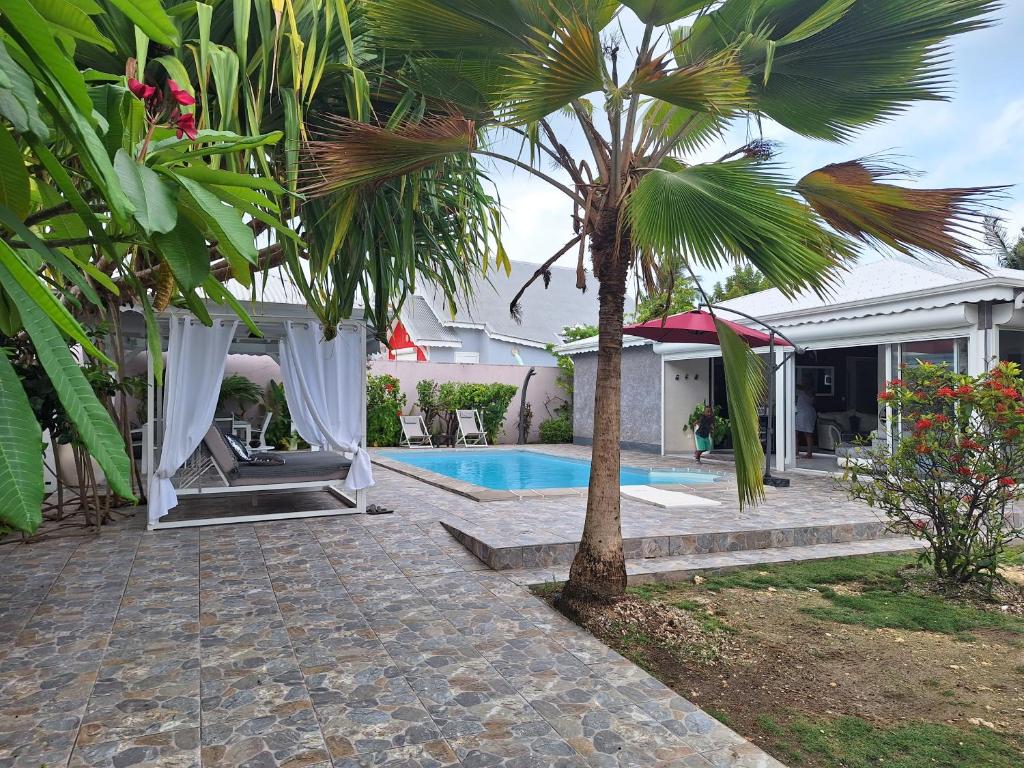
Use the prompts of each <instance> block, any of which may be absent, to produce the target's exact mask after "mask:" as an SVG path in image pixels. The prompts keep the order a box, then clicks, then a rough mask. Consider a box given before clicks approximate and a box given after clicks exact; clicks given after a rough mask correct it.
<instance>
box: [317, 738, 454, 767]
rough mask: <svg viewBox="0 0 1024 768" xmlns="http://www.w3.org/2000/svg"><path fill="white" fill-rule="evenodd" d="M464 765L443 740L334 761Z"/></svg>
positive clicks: (354, 764)
mask: <svg viewBox="0 0 1024 768" xmlns="http://www.w3.org/2000/svg"><path fill="white" fill-rule="evenodd" d="M457 765H462V763H460V762H459V758H458V757H456V756H455V752H453V751H452V748H451V747H450V746H448V743H447V742H445V741H443V740H440V739H439V740H437V741H428V742H424V743H423V744H414V745H412V746H408V747H399V748H397V749H387V750H383V751H381V752H368V753H366V754H362V755H354V756H352V757H343V758H340V759H336V760H335V761H334V768H451V767H452V766H457Z"/></svg>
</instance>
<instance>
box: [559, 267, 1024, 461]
mask: <svg viewBox="0 0 1024 768" xmlns="http://www.w3.org/2000/svg"><path fill="white" fill-rule="evenodd" d="M722 307H723V310H722V315H723V316H724V317H727V318H729V319H732V320H735V321H737V322H739V323H743V324H747V325H752V326H754V327H757V325H756V324H755V323H752V322H750V321H749V320H746V319H744V318H742V317H739V316H734V315H731V314H730V313H728V312H727V311H725V310H726V309H728V308H732V309H736V310H739V311H741V312H744V313H745V314H748V315H752V316H754V317H757V318H759V319H761V320H764V321H766V322H767V323H770V324H771V325H773V326H774V327H776V328H777V329H779V330H780V331H781V332H782V333H784V334H785V335H786V336H787V337H788V338H789V339H791V340H792V341H793V342H794V343H795V344H797V345H798V346H799V347H800V349H801V351H800V353H798V354H793V352H792V350H787V349H786V348H782V347H780V348H778V349H777V350H776V362H777V364H778V368H777V371H776V387H775V392H776V402H775V414H776V416H775V426H774V432H775V435H774V439H773V443H774V445H773V450H774V454H775V460H774V464H775V466H776V467H777V468H778V469H786V468H792V467H794V466H798V464H799V462H798V461H797V459H796V445H795V433H794V428H793V423H794V422H793V419H794V411H795V399H796V386H797V384H798V383H807V384H810V385H811V386H813V388H814V392H815V398H816V407H817V410H818V424H817V447H816V451H821V452H824V453H825V454H826V455H827V454H828V453H829V452H831V451H833V450H834V449H835V447H836V445H837V444H838V443H839V442H840V441H845V440H849V439H850V438H851V437H852V436H853V435H858V434H859V435H866V434H868V433H870V432H871V431H873V430H874V429H875V428H876V427H877V426H878V423H879V415H880V414H879V412H878V403H877V394H878V392H879V391H880V390H881V389H882V388H883V387H884V384H885V381H887V380H888V379H891V378H893V377H894V376H895V375H896V371H898V370H899V366H900V364H901V363H903V362H906V363H907V364H913V363H914V361H918V360H928V361H932V362H943V363H947V364H948V365H950V366H951V367H953V368H954V369H956V370H960V371H964V372H967V373H980V372H982V371H984V370H986V369H987V368H988V367H989V366H991V364H992V362H993V361H994V360H999V359H1003V360H1015V361H1017V362H1021V361H1024V271H1019V270H1011V269H999V268H993V269H991V270H990V271H989V273H988V274H979V273H977V272H974V271H972V270H969V269H965V268H961V267H955V266H949V265H945V264H936V263H934V262H928V263H923V262H918V261H913V260H910V259H904V258H887V259H883V260H880V261H874V262H871V263H867V264H863V265H860V266H857V267H855V268H853V269H851V270H850V271H848V272H847V273H845V274H844V275H843V277H842V279H841V280H840V281H839V282H838V283H837V284H836V285H835V286H833V288H832V291H831V293H830V294H829V295H827V296H825V297H821V296H818V295H816V294H815V293H813V292H806V293H802V294H800V295H798V296H796V297H795V298H793V299H787V298H786V297H785V296H783V295H782V294H781V293H780V292H779V291H778V290H776V289H770V290H767V291H761V292H759V293H755V294H751V295H749V296H743V297H741V298H738V299H734V300H732V301H728V302H725V303H724V304H723V305H722ZM624 346H625V348H624V350H623V366H622V367H623V387H622V390H623V422H622V423H623V428H622V442H623V445H624V446H626V447H631V448H639V449H645V450H650V451H657V452H660V453H676V452H682V451H685V450H688V449H689V447H690V445H691V444H690V442H689V441H690V436H689V433H688V432H686V431H685V430H684V429H683V426H684V424H685V423H686V420H687V417H688V416H689V414H690V413H691V411H692V410H693V408H694V407H695V406H697V405H699V404H701V403H705V402H709V401H710V402H712V403H715V404H718V405H721V406H722V410H723V413H724V414H725V415H727V414H728V402H727V398H726V396H725V384H724V380H723V377H722V368H721V365H722V361H721V352H720V350H719V349H718V347H717V346H708V345H697V344H685V345H684V344H659V343H654V342H650V341H646V340H644V339H638V338H634V339H631V338H630V337H628V336H627V337H626V343H625V345H624ZM596 350H597V344H596V339H584V340H582V341H579V342H575V343H573V344H569V345H566V346H563V347H561V348H559V350H558V351H560V352H564V353H566V354H570V355H572V356H573V359H574V362H575V363H576V385H575V412H574V433H575V439H576V440H577V441H578V442H582V443H586V442H588V441H589V440H590V439H591V437H592V435H593V413H592V410H591V409H592V407H593V405H592V401H593V386H594V372H595V370H596V358H597V355H596ZM759 351H760V352H762V354H767V350H766V349H765V350H759ZM881 415H882V416H883V417H884V415H885V414H881ZM801 461H802V460H801Z"/></svg>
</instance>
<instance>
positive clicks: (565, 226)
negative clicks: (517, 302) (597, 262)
mask: <svg viewBox="0 0 1024 768" xmlns="http://www.w3.org/2000/svg"><path fill="white" fill-rule="evenodd" d="M545 172H546V171H545ZM495 182H496V183H497V186H498V192H499V194H500V195H501V205H502V209H503V211H504V214H505V222H504V225H503V227H502V242H503V243H504V245H505V250H506V251H507V252H508V255H509V257H510V258H511V259H513V260H516V261H530V262H543V261H545V260H546V259H549V258H550V257H551V256H554V254H555V252H556V251H558V249H559V248H561V247H562V246H563V245H565V243H566V242H568V241H569V239H570V238H572V236H573V231H572V218H571V217H572V201H571V200H570V199H569V198H568V197H566V195H565V194H563V193H562V192H560V191H559V190H557V189H555V188H554V187H552V186H551V185H550V184H548V183H547V182H545V181H543V180H542V179H537V178H533V177H531V176H529V175H528V174H527V172H526V171H516V172H515V173H514V174H510V173H504V174H500V175H498V174H496V175H495ZM560 263H561V264H570V263H571V264H572V265H574V264H575V253H569V254H566V255H565V256H564V257H563V258H562V259H561V260H560Z"/></svg>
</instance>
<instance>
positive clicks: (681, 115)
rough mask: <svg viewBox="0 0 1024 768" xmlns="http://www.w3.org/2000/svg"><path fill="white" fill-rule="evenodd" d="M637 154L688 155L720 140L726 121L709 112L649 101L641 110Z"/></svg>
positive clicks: (653, 100)
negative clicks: (651, 152)
mask: <svg viewBox="0 0 1024 768" xmlns="http://www.w3.org/2000/svg"><path fill="white" fill-rule="evenodd" d="M642 121H643V132H642V133H641V137H642V138H641V146H640V148H639V154H640V155H641V156H644V155H646V154H647V153H648V151H653V152H660V153H662V154H665V155H689V154H693V153H694V152H698V151H700V150H702V149H704V148H705V147H707V146H709V145H710V144H712V143H713V142H714V141H715V140H717V139H719V138H721V137H722V134H723V132H724V130H725V127H726V125H727V119H725V118H724V117H723V116H721V115H715V114H712V113H710V112H701V111H696V110H692V109H684V108H683V107H676V106H673V105H671V104H669V103H668V102H665V101H659V100H657V99H652V100H651V101H650V103H649V104H648V105H647V108H646V109H645V110H644V113H643V117H642Z"/></svg>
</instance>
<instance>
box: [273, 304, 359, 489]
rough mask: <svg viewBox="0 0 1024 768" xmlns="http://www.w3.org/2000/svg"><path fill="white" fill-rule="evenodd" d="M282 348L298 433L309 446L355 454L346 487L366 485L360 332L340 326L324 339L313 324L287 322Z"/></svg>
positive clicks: (283, 370)
mask: <svg viewBox="0 0 1024 768" xmlns="http://www.w3.org/2000/svg"><path fill="white" fill-rule="evenodd" d="M280 348H281V378H283V379H284V395H285V399H286V400H287V401H288V412H289V413H290V414H291V417H292V424H293V425H294V426H295V429H296V431H297V432H298V433H299V435H300V436H301V437H302V439H303V440H305V441H306V442H307V443H309V444H310V445H317V446H320V447H321V448H327V449H330V450H334V451H341V452H344V453H351V454H353V457H352V467H351V468H350V469H349V472H348V477H347V478H345V487H346V488H348V489H349V490H351V491H358V490H362V489H363V488H369V487H370V486H371V485H373V470H372V469H371V467H370V455H369V454H368V453H367V452H366V451H365V450H362V449H361V447H360V443H361V442H362V440H363V423H364V419H365V413H364V405H363V395H364V393H365V388H366V346H365V344H364V343H363V334H362V333H360V332H359V330H358V329H356V328H352V327H349V326H342V327H340V328H339V329H338V333H337V335H336V336H335V337H334V338H333V339H331V340H330V341H326V340H325V339H324V334H323V328H322V327H321V326H320V325H319V324H317V323H308V324H304V325H303V324H296V323H287V324H286V326H285V337H284V338H283V339H282V340H281V342H280Z"/></svg>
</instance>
